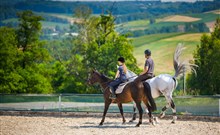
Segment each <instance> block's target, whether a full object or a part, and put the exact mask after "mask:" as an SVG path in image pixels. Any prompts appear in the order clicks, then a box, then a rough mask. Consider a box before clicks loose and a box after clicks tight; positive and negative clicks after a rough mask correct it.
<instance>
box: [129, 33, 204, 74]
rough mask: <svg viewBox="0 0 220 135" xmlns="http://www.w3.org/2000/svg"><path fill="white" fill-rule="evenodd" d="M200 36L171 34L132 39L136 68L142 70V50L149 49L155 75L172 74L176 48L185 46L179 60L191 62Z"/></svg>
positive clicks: (196, 34)
mask: <svg viewBox="0 0 220 135" xmlns="http://www.w3.org/2000/svg"><path fill="white" fill-rule="evenodd" d="M201 36H202V33H172V34H156V35H149V36H148V35H147V36H142V37H138V38H134V39H133V45H134V56H135V58H136V59H137V63H138V66H139V67H140V68H143V66H144V62H145V58H144V50H146V49H150V50H151V51H152V58H153V59H154V62H155V73H156V74H160V73H169V74H173V73H174V69H173V54H174V51H175V48H176V46H177V45H178V44H179V43H182V44H183V45H184V46H185V50H184V52H183V55H182V57H181V60H187V61H189V60H192V59H193V52H194V51H195V49H196V46H197V45H199V43H200V38H201Z"/></svg>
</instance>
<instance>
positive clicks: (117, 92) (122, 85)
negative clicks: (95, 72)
mask: <svg viewBox="0 0 220 135" xmlns="http://www.w3.org/2000/svg"><path fill="white" fill-rule="evenodd" d="M129 82H130V81H127V82H124V83H121V84H119V86H118V87H117V88H116V90H115V94H120V93H122V92H123V90H124V87H125V86H126V84H128V83H129ZM110 92H111V90H110ZM111 93H112V92H111Z"/></svg>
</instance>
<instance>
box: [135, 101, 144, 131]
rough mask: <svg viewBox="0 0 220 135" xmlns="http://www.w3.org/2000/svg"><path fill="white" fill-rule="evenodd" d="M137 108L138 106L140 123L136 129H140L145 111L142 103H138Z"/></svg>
mask: <svg viewBox="0 0 220 135" xmlns="http://www.w3.org/2000/svg"><path fill="white" fill-rule="evenodd" d="M136 106H137V108H138V111H139V122H138V124H137V125H136V127H139V126H140V125H141V124H142V115H143V109H142V107H141V102H138V103H137V102H136Z"/></svg>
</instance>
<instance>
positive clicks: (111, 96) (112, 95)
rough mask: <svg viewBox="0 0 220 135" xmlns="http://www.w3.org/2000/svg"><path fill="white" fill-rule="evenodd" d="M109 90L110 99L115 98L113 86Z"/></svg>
mask: <svg viewBox="0 0 220 135" xmlns="http://www.w3.org/2000/svg"><path fill="white" fill-rule="evenodd" d="M110 90H111V92H112V94H111V95H110V97H109V98H110V99H116V95H115V89H114V88H113V87H110Z"/></svg>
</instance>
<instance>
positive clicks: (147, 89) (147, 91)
mask: <svg viewBox="0 0 220 135" xmlns="http://www.w3.org/2000/svg"><path fill="white" fill-rule="evenodd" d="M143 85H144V93H145V95H146V96H147V98H148V100H149V102H150V106H151V109H152V112H153V111H156V110H157V106H156V103H155V101H154V98H153V97H152V94H151V87H150V85H149V83H147V82H143Z"/></svg>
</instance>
